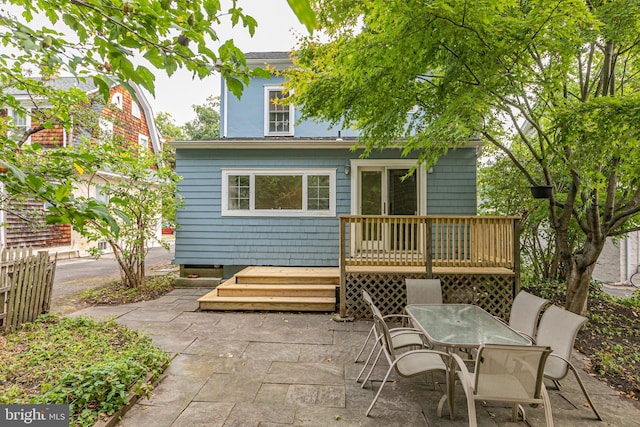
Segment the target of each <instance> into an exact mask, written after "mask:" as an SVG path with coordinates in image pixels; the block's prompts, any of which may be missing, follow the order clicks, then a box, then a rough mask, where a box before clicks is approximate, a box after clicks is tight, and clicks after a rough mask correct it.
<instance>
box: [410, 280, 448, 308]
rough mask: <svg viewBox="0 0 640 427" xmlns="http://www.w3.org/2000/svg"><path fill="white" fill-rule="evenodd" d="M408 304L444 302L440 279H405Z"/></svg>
mask: <svg viewBox="0 0 640 427" xmlns="http://www.w3.org/2000/svg"><path fill="white" fill-rule="evenodd" d="M404 283H405V286H406V289H407V305H410V304H442V286H441V284H440V279H405V280H404Z"/></svg>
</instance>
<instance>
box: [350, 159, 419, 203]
mask: <svg viewBox="0 0 640 427" xmlns="http://www.w3.org/2000/svg"><path fill="white" fill-rule="evenodd" d="M416 162H417V160H416V159H384V160H383V159H376V160H368V159H365V160H361V159H358V160H351V161H350V165H351V176H352V177H354V178H352V179H351V215H357V212H358V185H359V183H358V180H359V179H360V178H359V177H360V169H361V168H366V167H367V166H374V167H390V168H406V169H410V168H411V167H413V166H414V165H415V164H416ZM415 173H416V174H418V187H417V191H418V215H426V214H427V168H425V167H424V165H420V166H419V167H418V169H417V170H416V171H415Z"/></svg>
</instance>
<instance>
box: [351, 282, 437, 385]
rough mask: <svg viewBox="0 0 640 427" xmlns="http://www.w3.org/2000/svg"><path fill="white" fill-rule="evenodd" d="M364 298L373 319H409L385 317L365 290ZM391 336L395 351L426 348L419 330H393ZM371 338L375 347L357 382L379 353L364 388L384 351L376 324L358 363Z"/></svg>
mask: <svg viewBox="0 0 640 427" xmlns="http://www.w3.org/2000/svg"><path fill="white" fill-rule="evenodd" d="M362 298H363V299H364V301H365V302H366V303H367V305H368V306H369V308H370V309H371V315H372V316H373V317H375V316H378V317H380V318H382V319H384V320H385V321H386V320H388V319H393V318H399V319H405V318H406V317H408V316H407V315H404V314H390V315H387V316H383V315H382V313H381V312H380V310H379V309H378V307H377V306H376V305H375V304H374V303H373V299H372V298H371V295H369V293H368V292H367V291H365V290H364V289H363V290H362ZM389 334H390V342H391V346H392V347H393V348H394V349H395V350H399V349H403V348H407V347H415V348H422V347H424V346H425V341H424V339H423V335H422V333H421V332H420V331H418V330H417V329H413V328H404V327H398V328H391V329H390V331H389ZM371 338H373V346H372V347H371V350H370V351H369V356H368V357H367V359H366V360H365V362H364V366H363V367H362V369H361V370H360V373H359V374H358V376H357V377H356V382H359V381H360V378H361V377H362V375H363V374H364V372H365V371H366V370H367V366H368V365H369V362H370V361H371V359H372V357H373V355H374V354H375V352H376V348H377V349H378V353H377V354H376V357H375V359H374V360H373V363H372V365H371V367H370V369H369V373H368V374H367V376H366V377H365V380H364V381H363V386H364V383H366V381H367V379H368V378H369V376H370V375H371V373H372V372H373V369H374V368H375V366H376V364H377V362H378V360H379V359H380V356H381V354H382V351H383V350H382V346H381V342H380V341H381V339H382V337H381V336H380V334H379V333H378V331H377V330H376V327H375V323H374V324H373V325H372V326H371V329H370V330H369V335H367V338H366V339H365V342H364V344H362V347H361V348H360V351H359V352H358V355H357V356H356V363H357V362H358V359H359V358H360V355H361V354H362V353H363V351H364V349H365V348H366V346H367V343H369V341H371Z"/></svg>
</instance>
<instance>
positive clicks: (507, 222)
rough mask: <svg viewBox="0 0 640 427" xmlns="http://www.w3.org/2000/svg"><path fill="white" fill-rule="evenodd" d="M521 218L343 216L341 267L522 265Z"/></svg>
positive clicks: (506, 266)
mask: <svg viewBox="0 0 640 427" xmlns="http://www.w3.org/2000/svg"><path fill="white" fill-rule="evenodd" d="M518 238H519V219H518V218H517V217H484V216H366V215H342V216H340V263H341V271H343V270H344V269H345V268H346V267H349V266H374V265H375V266H407V267H416V266H424V267H425V269H426V272H427V273H428V274H429V273H431V271H432V268H433V267H503V268H508V269H511V270H514V269H516V268H518V265H517V264H518V262H519V259H518V252H519V244H518Z"/></svg>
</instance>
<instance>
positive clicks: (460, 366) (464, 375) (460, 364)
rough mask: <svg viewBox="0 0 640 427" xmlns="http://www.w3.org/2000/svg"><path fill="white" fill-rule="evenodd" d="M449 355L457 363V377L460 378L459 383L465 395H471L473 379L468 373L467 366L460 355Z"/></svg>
mask: <svg viewBox="0 0 640 427" xmlns="http://www.w3.org/2000/svg"><path fill="white" fill-rule="evenodd" d="M451 357H452V358H453V360H454V361H455V362H456V365H457V369H456V371H457V374H458V378H460V383H461V385H462V388H463V389H464V394H466V395H467V398H469V397H470V396H472V395H473V387H474V385H473V380H472V378H471V374H470V373H469V368H467V364H466V363H465V362H464V360H462V357H460V356H458V355H457V354H455V353H452V354H451Z"/></svg>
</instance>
